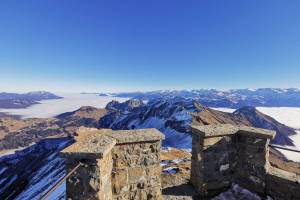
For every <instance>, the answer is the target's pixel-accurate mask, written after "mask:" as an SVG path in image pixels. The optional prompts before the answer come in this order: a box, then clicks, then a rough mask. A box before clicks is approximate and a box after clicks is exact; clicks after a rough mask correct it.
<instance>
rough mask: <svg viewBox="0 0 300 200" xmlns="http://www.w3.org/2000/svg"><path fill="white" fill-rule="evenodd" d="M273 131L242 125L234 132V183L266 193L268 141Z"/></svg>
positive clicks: (261, 193)
mask: <svg viewBox="0 0 300 200" xmlns="http://www.w3.org/2000/svg"><path fill="white" fill-rule="evenodd" d="M273 136H274V133H273V131H269V130H265V129H259V128H252V127H246V126H242V127H240V128H239V131H238V132H237V134H236V136H235V137H236V138H237V140H236V142H237V143H236V147H237V152H238V158H239V159H238V165H237V169H236V172H237V173H236V177H235V183H237V184H239V185H240V186H242V187H244V188H247V189H249V190H250V191H252V192H255V193H257V194H259V195H261V196H264V195H265V194H266V191H265V187H266V178H267V173H268V170H269V167H270V164H269V146H268V145H269V142H270V139H271V138H273Z"/></svg>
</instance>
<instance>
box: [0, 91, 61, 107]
mask: <svg viewBox="0 0 300 200" xmlns="http://www.w3.org/2000/svg"><path fill="white" fill-rule="evenodd" d="M61 98H62V97H59V96H57V95H55V94H53V93H50V92H45V91H36V92H27V93H23V94H19V93H7V92H2V93H0V108H27V107H29V106H31V105H34V104H38V101H41V100H48V99H61Z"/></svg>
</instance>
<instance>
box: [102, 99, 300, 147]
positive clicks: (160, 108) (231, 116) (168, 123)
mask: <svg viewBox="0 0 300 200" xmlns="http://www.w3.org/2000/svg"><path fill="white" fill-rule="evenodd" d="M131 104H133V106H132V105H131ZM106 110H107V112H108V113H107V114H106V115H105V116H104V117H103V118H101V119H100V122H99V127H102V128H112V129H136V128H149V127H153V128H157V129H159V130H160V131H161V132H163V133H164V134H165V135H166V140H165V141H164V145H165V146H171V147H177V148H190V145H191V137H190V133H191V131H190V126H191V124H195V125H208V124H220V123H221V124H226V123H227V124H237V125H246V126H253V127H258V128H267V129H271V130H276V132H277V135H276V137H275V139H274V140H273V143H276V144H283V145H293V142H292V140H291V139H289V137H288V136H289V135H293V134H296V132H295V131H294V129H292V128H290V127H287V126H285V125H283V124H281V123H279V122H277V121H276V120H275V119H273V118H271V117H269V116H267V115H264V114H263V113H261V112H259V111H258V110H256V109H255V108H254V107H249V106H246V107H242V108H240V109H238V110H236V111H235V112H234V113H225V112H221V111H216V110H213V109H210V108H207V107H205V106H202V105H201V104H200V103H199V102H198V101H195V100H191V99H186V98H179V97H176V98H171V99H158V100H153V101H149V102H148V103H147V104H143V103H142V102H141V101H140V100H130V101H127V102H125V103H117V102H113V103H110V104H108V105H107V107H106Z"/></svg>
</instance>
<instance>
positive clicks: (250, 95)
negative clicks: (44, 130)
mask: <svg viewBox="0 0 300 200" xmlns="http://www.w3.org/2000/svg"><path fill="white" fill-rule="evenodd" d="M101 95H102V96H103V94H101ZM106 95H110V96H116V97H126V98H133V99H142V100H147V101H149V100H153V99H157V98H174V97H184V98H191V99H197V100H198V101H199V102H200V103H201V104H202V105H204V106H207V107H226V108H235V109H238V108H241V107H243V106H254V107H259V106H261V107H299V106H300V90H299V89H297V88H287V89H282V88H259V89H255V90H254V89H234V90H227V91H220V90H215V89H200V90H158V91H150V92H122V93H110V94H106Z"/></svg>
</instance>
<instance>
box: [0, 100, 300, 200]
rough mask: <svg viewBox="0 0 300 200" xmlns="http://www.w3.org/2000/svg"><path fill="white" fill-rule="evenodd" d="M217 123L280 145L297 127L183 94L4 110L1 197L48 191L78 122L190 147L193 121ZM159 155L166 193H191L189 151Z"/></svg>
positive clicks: (277, 159) (280, 162)
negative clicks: (270, 135) (36, 115)
mask: <svg viewBox="0 0 300 200" xmlns="http://www.w3.org/2000/svg"><path fill="white" fill-rule="evenodd" d="M218 123H231V124H243V125H248V126H256V127H262V128H271V129H274V130H277V131H278V135H279V137H278V136H277V137H278V139H277V140H274V142H277V143H279V144H287V143H289V142H290V141H289V140H288V137H287V136H288V135H290V134H294V132H293V129H290V128H289V127H286V126H284V125H282V124H280V123H278V122H277V121H276V120H274V119H272V118H270V117H268V116H266V115H264V114H262V113H260V112H258V111H257V110H256V109H255V108H253V107H244V108H241V109H239V110H237V111H236V112H234V113H224V112H221V111H216V110H213V109H210V108H207V107H204V106H202V105H201V104H199V103H198V102H197V101H192V100H190V99H183V98H172V99H164V100H163V99H159V100H154V101H150V102H148V103H147V104H145V103H143V102H142V101H140V100H129V101H127V102H125V103H118V102H116V101H113V102H111V103H109V104H108V105H107V106H106V109H97V108H93V107H82V108H80V109H78V110H76V111H74V112H68V113H64V114H61V115H59V116H57V117H55V118H48V119H20V118H18V117H12V116H8V115H4V116H2V117H1V119H0V136H1V139H0V150H1V154H2V155H5V156H2V157H0V158H1V162H0V175H1V176H0V177H1V178H0V199H14V198H15V199H38V196H37V194H42V193H43V192H45V191H46V190H47V188H49V187H50V186H51V185H53V184H54V182H55V181H56V180H58V179H59V177H61V176H62V175H63V174H64V170H63V166H64V162H63V160H62V159H61V158H60V157H59V156H58V152H59V151H60V150H61V149H63V148H65V147H66V146H68V145H69V144H70V143H72V136H73V135H74V133H75V130H76V129H77V128H78V127H80V126H86V127H97V128H99V127H106V128H108V127H110V128H113V129H137V128H158V129H159V130H161V131H162V132H163V133H164V134H165V135H166V140H165V141H164V146H173V147H179V148H190V145H191V138H190V125H191V124H218ZM53 137H55V138H56V137H59V138H61V139H54V138H53ZM45 138H47V139H45ZM28 146H30V147H28ZM26 147H27V148H26ZM15 149H19V150H18V151H17V153H13V150H15ZM272 155H273V154H272ZM272 155H271V156H270V159H271V162H272V163H273V164H274V165H276V166H279V167H281V168H283V169H289V170H294V171H295V170H296V171H297V170H299V165H298V164H297V163H294V162H284V161H286V160H285V158H284V157H283V155H282V154H280V153H279V152H275V153H274V156H272ZM161 156H162V159H163V161H162V163H161V165H162V167H163V171H162V184H163V188H165V190H164V192H165V194H170V193H172V192H174V189H175V190H177V191H178V188H177V189H176V187H175V186H176V185H178V184H181V187H185V186H186V188H185V189H184V190H183V191H185V192H193V191H190V190H189V186H188V181H189V173H190V153H189V151H188V150H182V149H170V148H164V150H163V151H162V155H161ZM182 184H183V185H182ZM174 187H175V188H174ZM170 188H173V189H170ZM64 190H65V189H64V186H62V187H61V188H60V190H59V191H58V192H56V193H54V194H53V195H56V196H55V198H54V199H59V197H64ZM4 197H5V198H4Z"/></svg>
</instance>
